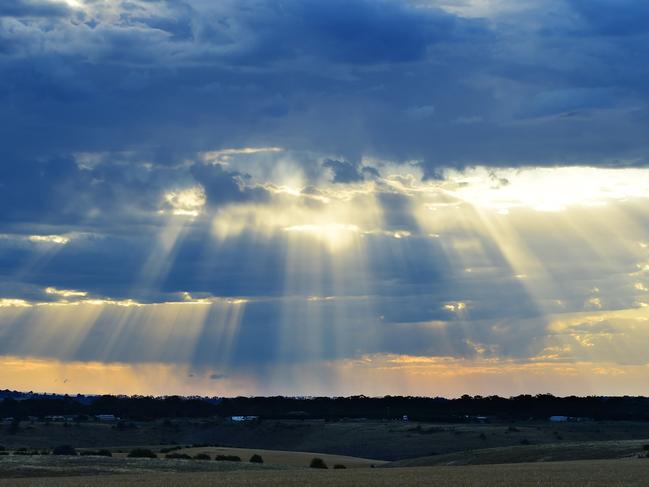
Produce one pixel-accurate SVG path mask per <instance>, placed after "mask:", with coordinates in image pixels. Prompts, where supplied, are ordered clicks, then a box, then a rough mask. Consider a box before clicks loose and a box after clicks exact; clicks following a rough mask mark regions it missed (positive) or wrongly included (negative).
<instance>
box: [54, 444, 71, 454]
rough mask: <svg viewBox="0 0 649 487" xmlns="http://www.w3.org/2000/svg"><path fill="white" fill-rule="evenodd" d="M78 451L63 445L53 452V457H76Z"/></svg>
mask: <svg viewBox="0 0 649 487" xmlns="http://www.w3.org/2000/svg"><path fill="white" fill-rule="evenodd" d="M76 454H77V450H75V449H74V448H72V447H71V446H70V445H61V446H57V447H56V448H54V449H53V450H52V455H74V456H76Z"/></svg>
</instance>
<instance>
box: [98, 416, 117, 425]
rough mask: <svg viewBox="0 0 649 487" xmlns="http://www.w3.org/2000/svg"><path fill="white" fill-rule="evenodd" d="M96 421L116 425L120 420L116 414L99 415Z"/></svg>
mask: <svg viewBox="0 0 649 487" xmlns="http://www.w3.org/2000/svg"><path fill="white" fill-rule="evenodd" d="M95 419H96V420H97V421H99V422H101V423H114V422H115V421H117V420H119V418H118V417H117V416H115V415H114V414H97V415H96V416H95Z"/></svg>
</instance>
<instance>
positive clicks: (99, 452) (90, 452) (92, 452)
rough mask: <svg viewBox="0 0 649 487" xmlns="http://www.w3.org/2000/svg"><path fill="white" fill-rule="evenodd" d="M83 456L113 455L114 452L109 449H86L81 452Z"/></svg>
mask: <svg viewBox="0 0 649 487" xmlns="http://www.w3.org/2000/svg"><path fill="white" fill-rule="evenodd" d="M80 455H81V456H85V457H87V456H92V457H112V456H113V454H112V453H111V452H110V451H109V450H85V451H82V452H81V453H80Z"/></svg>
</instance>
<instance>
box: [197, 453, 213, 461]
mask: <svg viewBox="0 0 649 487" xmlns="http://www.w3.org/2000/svg"><path fill="white" fill-rule="evenodd" d="M211 459H212V457H211V456H209V455H208V454H207V453H199V454H198V455H194V460H211Z"/></svg>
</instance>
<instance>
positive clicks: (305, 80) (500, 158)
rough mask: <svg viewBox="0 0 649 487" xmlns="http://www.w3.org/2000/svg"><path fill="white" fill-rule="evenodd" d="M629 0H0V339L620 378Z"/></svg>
mask: <svg viewBox="0 0 649 487" xmlns="http://www.w3.org/2000/svg"><path fill="white" fill-rule="evenodd" d="M646 16H647V7H646V6H645V4H644V3H643V2H640V1H633V0H625V1H623V2H620V1H619V0H618V1H615V2H614V1H612V0H597V1H592V0H589V1H586V0H584V1H581V0H550V1H547V0H546V1H543V2H540V1H535V0H527V1H517V2H514V1H505V0H501V1H496V0H493V1H486V2H483V1H480V2H479V1H475V2H474V1H459V0H458V1H453V0H450V1H433V0H419V1H414V0H413V1H406V0H380V1H370V0H353V1H338V0H333V1H332V0H329V1H319V0H309V1H298V0H288V1H283V2H280V3H277V2H267V1H262V0H243V1H240V0H239V1H229V0H227V1H220V2H212V1H207V0H193V1H180V0H178V1H171V0H169V1H143V0H130V1H128V2H127V1H110V2H109V1H90V0H75V1H72V0H66V1H54V0H52V1H49V0H20V1H14V2H9V3H7V4H6V5H2V6H0V103H1V104H2V107H3V110H1V111H0V138H1V140H2V144H1V145H0V354H2V355H4V356H11V357H14V358H15V360H18V361H19V360H22V358H24V357H31V359H33V360H36V361H39V360H40V361H60V362H61V363H77V364H79V363H85V364H88V363H91V362H92V363H95V362H99V363H104V364H108V363H110V364H122V365H119V367H122V366H123V367H136V366H138V364H140V365H141V364H144V363H146V364H148V365H147V366H150V367H158V366H160V367H162V368H163V369H164V370H168V368H169V367H171V368H173V367H176V368H177V370H178V371H180V372H177V374H197V375H196V376H197V377H198V376H201V377H203V376H204V377H206V378H207V379H206V380H207V382H206V383H201V384H197V385H196V388H197V389H196V390H197V391H198V390H200V387H203V388H204V387H212V386H214V384H217V386H221V385H223V384H225V383H227V384H228V387H229V389H228V390H230V391H237V392H241V391H247V392H254V391H259V390H263V391H266V392H272V390H285V389H282V387H284V386H286V384H289V383H291V377H293V376H292V375H291V374H298V375H299V372H296V371H299V370H300V367H305V369H303V370H316V369H317V367H320V368H321V369H323V370H324V369H326V370H328V371H329V372H327V373H328V374H329V375H328V376H327V378H326V380H325V379H323V381H324V382H322V383H318V384H315V383H314V384H315V385H314V387H315V388H316V389H314V390H318V391H331V392H335V391H340V390H343V389H341V387H343V386H341V385H340V384H342V383H343V382H344V381H343V380H341V379H340V377H342V376H347V377H348V378H349V381H348V384H347V386H344V387H348V386H349V384H355V383H360V382H362V380H361V379H360V377H370V376H371V377H375V378H376V377H377V376H376V375H374V374H378V373H379V372H377V371H379V370H389V371H390V372H389V373H390V374H392V373H395V374H396V373H397V371H404V370H405V371H407V372H408V374H410V377H416V376H417V374H419V373H422V371H423V370H424V369H425V368H426V367H429V371H430V370H441V369H442V368H443V367H444V364H455V365H450V366H449V367H451V366H461V367H464V368H463V369H462V370H465V371H466V373H467V374H474V373H478V372H476V370H478V369H477V368H479V369H480V370H481V371H483V372H484V371H485V370H491V371H492V372H493V371H494V370H496V369H498V368H499V367H500V369H499V370H502V371H503V373H507V371H510V372H511V373H512V374H514V375H515V374H516V373H517V372H516V371H517V370H518V373H521V374H527V375H526V377H528V378H529V377H531V378H534V377H537V376H536V375H535V374H537V372H530V370H532V369H534V367H537V366H538V367H541V368H542V367H546V369H544V370H547V371H552V373H557V370H558V369H557V368H558V367H566V369H565V370H568V369H569V367H568V365H567V364H580V365H579V366H578V367H577V366H575V367H577V369H579V370H584V369H585V368H587V367H588V365H587V364H590V367H591V373H594V372H592V370H595V369H594V368H595V367H599V366H600V365H601V364H607V365H606V366H607V367H612V366H615V367H622V368H624V367H627V368H628V369H624V370H629V371H630V372H629V374H630V375H629V377H631V376H633V377H636V375H637V373H638V367H640V368H641V367H644V366H645V365H646V364H647V363H649V356H647V353H646V351H645V350H644V349H642V347H639V346H638V345H637V344H639V343H645V342H646V338H647V337H646V332H645V330H644V323H645V322H646V320H647V318H648V317H647V316H646V309H647V305H648V304H649V296H648V295H647V293H649V291H648V289H649V282H648V281H647V276H646V273H647V270H648V269H649V267H647V266H648V265H649V264H648V263H649V256H648V255H647V243H648V242H649V235H647V232H646V228H647V225H646V223H647V219H648V218H649V215H647V202H646V195H647V194H649V191H648V190H649V172H648V170H647V169H645V165H646V162H647V160H646V154H647V149H648V147H647V137H646V133H647V129H648V128H649V127H648V124H649V118H648V116H647V115H648V111H647V103H646V102H647V98H648V96H647V95H648V93H647V84H646V79H647V75H648V73H647V68H646V63H645V62H644V60H645V59H646V58H647V57H648V56H649V52H648V48H647V46H649V42H647V41H648V40H649V39H648V36H649V29H647V27H646V22H643V19H645V18H646ZM59 337H64V338H59ZM16 357H17V358H16ZM31 359H30V360H31ZM11 360H14V359H11ZM38 363H39V364H42V363H45V362H38ZM48 363H49V362H48ZM152 364H154V365H152ZM155 364H157V365H155ZM585 364H586V365H585ZM84 367H85V366H84ZM309 367H312V369H309ZM476 367H477V368H476ZM522 368H525V371H524V372H521V370H522ZM631 368H633V370H631ZM120 370H122V369H120ZM534 370H537V369H534ZM570 370H575V369H570ZM345 371H346V372H345ZM86 372H87V368H84V369H83V373H82V372H79V374H81V375H83V374H86ZM165 373H166V372H165ZM480 373H482V372H480ZM489 373H491V372H489ZM494 373H495V372H494ZM540 373H541V372H539V374H540ZM548 373H550V372H548ZM201 374H202V375H201ZM354 374H358V375H356V376H355V375H354ZM567 374H568V373H567ZM307 375H308V374H307ZM307 375H304V376H303V377H302V379H303V380H304V384H308V380H307V379H308V377H307ZM568 375H569V374H568ZM210 376H212V377H214V379H209V377H210ZM235 376H236V377H237V378H236V379H234V378H233V377H235ZM84 377H85V375H84ZM336 377H338V379H336ZM353 377H356V379H354V378H353ZM355 380H358V381H360V382H354V381H355ZM449 380H450V379H449ZM494 380H495V381H496V382H498V381H497V380H496V379H494ZM526 380H527V379H526ZM529 380H532V379H529ZM210 381H211V382H210ZM130 383H131V382H129V384H130ZM294 383H295V384H297V383H299V382H294ZM397 383H399V380H398V379H395V381H394V382H393V384H397ZM205 384H208V385H205ZM210 384H211V385H210ZM242 384H244V385H245V386H243V385H242ZM269 384H272V387H275V389H272V387H271V386H270V385H269ZM426 384H427V385H426V387H429V388H430V387H433V386H432V385H431V384H430V383H429V382H427V383H426ZM217 386H214V387H217ZM316 386H317V387H316ZM645 386H648V385H647V384H644V385H641V386H639V387H640V389H642V388H643V387H645ZM305 387H306V385H305ZM503 387H504V386H503ZM460 388H461V387H460V385H458V386H457V390H458V391H460ZM344 390H349V389H344ZM373 390H374V391H378V390H382V391H383V392H387V391H385V390H384V389H379V388H376V389H373ZM412 390H417V391H418V392H427V393H434V391H433V390H432V389H431V390H429V389H425V390H422V389H416V388H415V389H412ZM449 390H451V389H449ZM161 392H164V391H161ZM297 392H299V391H297ZM352 392H353V391H352ZM406 392H407V391H406ZM639 392H647V390H646V388H645V389H642V390H641V391H639Z"/></svg>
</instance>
